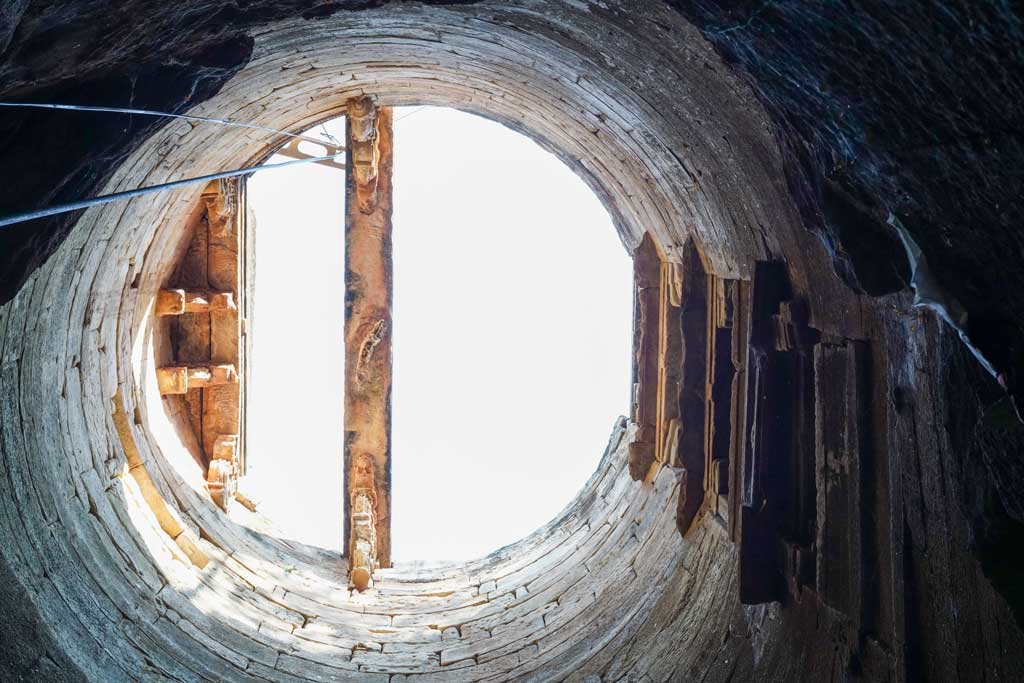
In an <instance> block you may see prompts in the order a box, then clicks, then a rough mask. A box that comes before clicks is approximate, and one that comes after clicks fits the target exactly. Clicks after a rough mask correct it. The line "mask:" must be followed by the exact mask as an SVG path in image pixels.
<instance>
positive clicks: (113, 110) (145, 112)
mask: <svg viewBox="0 0 1024 683" xmlns="http://www.w3.org/2000/svg"><path fill="white" fill-rule="evenodd" d="M0 107H14V108H23V109H60V110H63V111H91V112H104V113H108V114H139V115H141V116H165V117H168V118H172V119H184V120H185V121H201V122H204V123H219V124H222V125H225V126H234V127H236V128H249V129H251V130H262V131H264V132H267V133H275V134H277V135H284V136H287V137H290V138H298V139H300V140H307V141H309V142H315V143H317V144H319V145H322V144H324V141H323V140H320V139H318V138H314V137H309V136H308V135H301V134H298V133H289V132H287V131H283V130H278V129H277V128H268V127H267V126H258V125H256V124H254V123H241V122H239V121H231V120H229V119H217V118H213V117H209V116H193V115H191V114H168V113H167V112H164V111H153V110H150V109H127V108H123V107H93V106H89V105H84V104H49V103H41V102H0ZM327 137H328V138H330V139H331V143H332V144H334V145H337V140H335V139H334V136H332V135H330V134H328V135H327Z"/></svg>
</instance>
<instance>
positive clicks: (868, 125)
mask: <svg viewBox="0 0 1024 683" xmlns="http://www.w3.org/2000/svg"><path fill="white" fill-rule="evenodd" d="M672 4H673V5H674V6H676V7H677V8H678V9H679V10H680V11H681V12H682V13H683V14H684V15H685V16H686V17H687V18H688V19H689V20H691V21H692V22H693V23H694V24H695V25H696V26H697V27H698V28H699V29H700V30H701V31H702V33H703V34H704V36H705V37H706V38H707V39H708V40H709V41H710V42H711V43H712V44H713V45H714V46H715V48H716V49H717V50H718V51H719V53H720V54H721V55H722V56H723V57H724V58H725V59H726V60H727V61H728V62H730V63H732V64H733V65H735V66H737V67H738V68H740V69H741V70H742V71H743V72H744V73H745V74H746V75H747V77H748V80H749V81H750V83H751V85H752V86H753V88H754V90H755V92H757V94H758V96H759V97H760V98H761V100H762V101H763V102H764V104H765V106H766V108H767V109H768V111H769V112H770V114H771V115H772V116H773V118H774V119H775V122H776V124H777V135H778V137H779V140H780V143H781V145H782V147H783V150H784V153H786V154H787V155H788V157H789V158H788V159H787V172H788V175H789V177H788V181H789V184H790V187H791V190H792V191H793V192H794V195H795V196H796V197H797V198H798V203H799V204H800V209H801V211H802V212H803V216H804V221H805V223H806V225H807V227H808V228H809V229H811V230H815V231H817V232H818V233H819V234H820V235H821V238H822V239H823V240H824V241H825V243H826V244H827V245H828V246H829V248H830V250H831V252H832V254H833V260H834V266H835V268H836V271H837V272H838V273H839V274H840V276H842V277H843V278H844V279H845V280H846V281H847V283H849V284H851V285H853V286H854V287H856V288H859V289H861V290H862V291H865V292H867V293H868V294H871V295H876V296H877V295H880V294H885V293H887V292H893V291H896V290H899V289H902V288H903V286H904V283H905V282H906V280H907V273H906V269H907V266H906V262H905V259H904V258H903V255H902V250H901V249H900V246H899V243H898V241H896V240H895V239H894V236H893V235H892V231H891V229H889V228H888V227H887V225H886V223H885V219H886V217H887V215H888V214H889V213H890V212H891V213H893V214H895V215H896V216H898V217H899V218H900V220H901V221H902V222H903V223H904V225H906V226H907V228H908V229H909V230H910V231H911V233H912V234H913V236H914V238H915V239H916V240H917V241H918V243H919V244H920V245H921V248H922V249H923V251H924V253H925V256H926V257H927V259H928V262H929V264H930V265H931V266H932V268H933V270H934V271H935V272H936V274H937V275H938V278H939V280H940V282H941V283H942V285H943V286H944V287H945V288H946V289H947V290H948V291H949V292H950V293H952V294H953V295H955V296H956V297H957V298H958V299H959V300H960V301H961V302H962V303H963V304H964V306H965V307H966V308H967V310H968V311H969V313H970V320H969V331H970V335H971V337H972V339H973V340H974V341H975V343H976V344H977V345H978V346H979V347H980V348H981V349H982V351H983V352H984V353H985V355H986V357H988V358H989V359H990V360H992V361H993V362H994V363H995V365H996V366H997V368H999V369H1000V370H1001V371H1004V372H1007V373H1008V374H1009V381H1010V383H1011V385H1014V386H1016V387H1019V385H1020V382H1021V378H1020V372H1021V368H1022V367H1024V365H1022V363H1024V327H1022V321H1024V297H1020V296H1017V295H1016V294H1015V293H1016V292H1020V291H1024V229H1022V226H1024V17H1022V16H1021V13H1020V12H1021V6H1020V5H1019V4H1015V3H1009V2H996V1H985V0H944V1H941V2H939V1H929V0H925V1H914V2H908V1H906V0H889V1H881V2H838V3H837V2H831V1H827V0H810V1H808V0H778V1H772V0H742V1H739V2H737V1H736V0H672Z"/></svg>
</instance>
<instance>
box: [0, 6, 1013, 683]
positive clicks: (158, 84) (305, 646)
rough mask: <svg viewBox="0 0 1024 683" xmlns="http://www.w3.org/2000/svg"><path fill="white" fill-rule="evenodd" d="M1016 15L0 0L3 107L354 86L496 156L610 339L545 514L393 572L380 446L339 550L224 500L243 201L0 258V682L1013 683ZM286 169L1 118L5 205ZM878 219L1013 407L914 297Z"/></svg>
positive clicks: (187, 207)
mask: <svg viewBox="0 0 1024 683" xmlns="http://www.w3.org/2000/svg"><path fill="white" fill-rule="evenodd" d="M1017 12H1019V10H1014V9H1011V8H1010V7H1009V5H1008V4H999V5H998V6H997V4H995V3H993V4H991V5H989V4H984V3H973V2H924V1H918V0H909V1H908V2H905V3H874V5H873V6H872V7H870V8H867V9H865V8H862V7H859V6H852V5H851V6H850V7H846V6H837V5H835V4H834V3H817V2H803V1H801V2H797V1H796V0H792V1H787V0H780V1H779V2H756V3H755V2H739V3H724V2H722V3H719V2H714V1H712V0H706V1H704V0H702V1H698V2H682V1H673V2H661V1H660V0H649V1H645V2H623V1H620V0H610V1H607V2H591V1H589V0H579V1H573V2H562V1H558V2H555V1H553V0H515V1H513V2H496V1H491V0H482V1H480V2H417V3H411V2H374V1H370V2H362V1H360V2H355V1H345V0H342V1H339V2H321V1H319V0H256V1H254V2H247V3H236V4H230V3H210V2H206V1H205V0H180V1H179V2H175V3H167V2H154V1H153V0H124V1H123V2H99V1H98V0H70V1H69V2H64V3H43V2H37V3H32V2H12V3H7V6H6V7H4V8H3V9H2V10H0V90H2V98H0V99H2V100H3V101H38V102H46V101H51V102H69V103H76V104H97V105H113V106H131V107H145V108H152V109H158V110H163V111H173V112H188V113H190V114H195V115H199V116H208V117H215V118H222V119H233V120H237V121H243V122H246V123H250V124H256V125H259V126H266V127H271V128H277V129H285V130H290V131H294V132H298V131H301V130H304V129H307V128H308V127H310V126H312V125H314V124H316V123H318V122H321V121H326V120H328V119H331V118H335V117H337V116H340V115H342V114H344V113H345V112H346V111H347V110H348V107H349V106H350V103H353V102H362V101H364V100H363V99H362V98H371V99H372V101H373V102H374V103H375V105H376V106H379V107H383V108H387V107H395V106H406V105H414V104H429V105H444V106H450V107H457V108H460V109H463V110H466V111H470V112H474V113H478V114H481V115H484V116H487V117H490V118H492V119H494V120H497V121H499V122H501V123H504V124H505V125H507V126H509V127H511V128H513V129H515V130H517V131H520V132H522V133H524V134H526V135H529V136H530V137H531V138H533V139H534V140H536V141H537V142H538V143H539V144H541V145H542V146H544V147H545V148H546V149H548V150H550V151H551V152H552V153H553V154H555V155H557V156H558V157H559V158H560V159H561V160H563V161H564V162H565V163H566V164H568V165H569V166H570V167H571V168H572V169H573V170H574V171H575V172H577V173H578V174H579V175H580V177H581V178H583V179H584V181H585V182H587V183H588V185H589V186H590V187H591V188H592V189H593V191H594V192H595V193H596V194H597V196H598V197H599V198H600V199H601V200H602V201H603V203H604V205H605V207H606V208H607V209H608V211H609V213H610V214H611V216H612V217H613V219H614V223H615V227H616V229H617V231H618V234H619V236H620V237H621V241H622V244H623V248H624V249H625V250H626V252H627V253H628V254H630V255H631V256H632V257H633V259H634V263H635V273H636V278H635V293H636V297H635V300H636V315H635V316H634V317H635V320H634V324H635V329H634V341H635V343H634V373H633V384H634V387H633V389H634V390H633V392H632V396H631V397H629V398H630V399H631V400H629V401H627V400H626V399H627V397H625V396H624V397H623V408H624V411H625V412H628V416H626V417H621V418H618V419H615V417H614V416H609V424H610V426H611V437H610V440H609V442H608V447H607V449H606V451H605V453H604V456H603V458H602V460H601V462H600V464H599V466H598V468H597V470H596V471H595V472H594V474H593V476H592V477H591V479H590V480H589V481H588V482H587V484H586V485H585V486H584V487H583V489H582V490H581V491H580V492H579V493H578V494H577V496H576V497H575V498H574V499H573V500H571V501H569V502H568V504H567V506H566V507H565V509H564V510H563V512H562V513H560V514H559V515H558V516H557V517H556V518H555V519H553V520H552V521H551V522H550V523H548V524H547V525H545V526H544V527H542V528H541V529H538V530H537V531H536V532H534V533H533V534H531V535H529V536H528V537H526V538H524V539H522V540H520V541H518V542H517V543H514V544H512V545H510V546H508V547H505V548H502V549H500V550H498V551H496V552H494V553H492V554H491V555H489V556H487V557H484V558H480V559H478V560H474V561H470V562H464V563H451V564H445V565H439V566H431V567H429V568H424V567H421V566H418V565H403V564H401V563H398V564H396V565H394V566H388V562H386V561H383V562H378V561H375V559H374V557H375V555H376V554H377V553H378V552H382V549H386V547H387V544H388V543H389V539H388V538H387V537H386V536H385V535H384V534H383V533H382V532H380V530H379V529H378V528H377V524H378V523H377V521H376V518H377V515H379V514H384V513H382V512H381V511H382V510H386V509H387V505H386V503H387V501H386V500H384V499H383V498H382V497H381V495H380V493H379V490H378V489H379V487H380V486H381V485H382V482H383V481H384V476H383V475H384V473H383V472H381V471H379V470H376V471H375V467H376V466H375V465H373V463H372V462H371V461H372V460H373V457H375V454H370V455H368V456H367V458H368V459H366V458H363V455H364V453H363V451H356V452H354V453H353V455H355V457H356V459H357V462H355V463H354V465H355V467H357V468H359V470H360V472H362V473H363V474H364V475H365V477H364V479H363V480H362V487H361V489H359V490H360V491H361V493H359V491H357V494H358V495H357V496H356V497H355V498H353V499H350V500H349V501H348V505H349V507H350V508H351V510H349V512H351V519H352V524H353V525H358V526H359V528H360V530H359V533H358V534H356V535H355V536H353V538H355V542H354V543H352V544H351V548H352V549H351V550H350V553H349V554H351V555H352V557H348V556H342V555H338V554H336V553H331V552H328V551H325V550H322V549H318V548H313V547H307V546H302V545H300V544H296V543H293V542H287V541H284V540H281V539H278V538H274V537H272V536H269V535H266V534H261V533H258V532H256V531H253V530H251V529H249V528H247V527H244V526H242V525H240V524H238V523H237V522H236V521H235V519H234V518H233V516H232V515H231V514H230V512H225V510H224V509H222V508H225V507H227V508H230V505H228V503H229V502H230V493H231V491H232V490H233V485H234V484H233V479H232V478H233V477H234V476H235V475H236V474H237V473H238V472H240V471H242V470H244V466H245V462H244V452H245V448H244V430H243V429H241V427H242V425H241V424H240V422H241V420H242V418H241V417H240V416H241V415H244V400H245V391H244V363H245V354H246V351H245V348H246V344H248V343H249V340H247V339H245V335H244V334H243V332H244V329H243V328H242V323H241V320H242V319H244V311H245V308H246V306H247V305H248V304H247V299H246V297H247V296H248V295H249V294H250V293H251V292H250V291H249V285H248V284H247V283H248V282H250V279H249V278H250V277H251V273H249V272H246V268H245V259H244V258H242V255H244V253H245V251H246V250H247V249H248V248H249V247H248V246H247V245H246V243H245V241H244V233H245V231H244V230H241V229H240V228H238V227H237V224H235V223H231V221H240V220H243V218H244V215H243V214H244V207H243V206H241V205H242V204H244V201H243V200H244V192H243V191H242V190H241V188H235V189H233V188H232V187H230V186H228V185H220V186H215V187H208V188H205V191H204V188H203V187H201V186H195V187H192V188H181V189H178V190H175V191H171V192H162V193H157V194H150V195H146V196H143V197H139V198H136V199H133V200H131V201H128V202H119V203H113V204H108V205H105V206H102V207H97V208H92V209H89V210H87V211H84V212H78V213H75V214H69V215H65V216H63V217H59V218H56V219H52V220H43V221H33V222H28V223H23V224H18V225H17V226H14V227H12V228H10V229H7V228H3V229H0V294H2V296H0V301H3V303H2V304H0V459H2V472H3V476H2V477H0V540H2V542H0V605H2V607H3V610H2V613H3V617H2V619H0V680H5V681H6V680H12V681H19V680H47V681H60V682H72V681H76V682H77V681H103V682H106V681H189V682H192V681H218V682H220V681H225V682H234V681H239V682H245V683H303V682H307V681H331V682H337V681H354V682H355V681H358V682H370V683H420V682H422V683H426V682H428V681H435V682H438V683H441V682H444V683H455V682H466V683H468V682H471V681H480V682H485V681H486V682H496V681H572V682H574V683H624V682H626V681H630V682H638V683H639V682H644V683H663V682H670V681H697V680H699V681H709V682H713V681H723V682H724V681H762V680H778V681H782V680H801V681H847V680H858V679H863V680H872V681H875V680H878V681H883V680H884V681H916V680H934V681H947V680H988V681H1017V680H1021V678H1022V677H1024V632H1022V630H1021V624H1022V621H1024V595H1022V591H1021V588H1020V587H1021V585H1024V583H1022V582H1024V559H1022V557H1021V548H1024V543H1021V539H1024V493H1022V491H1024V466H1022V464H1021V459H1020V458H1021V453H1022V452H1024V451H1022V445H1024V431H1022V426H1021V424H1020V422H1019V420H1018V418H1017V415H1016V411H1015V408H1014V406H1013V404H1012V401H1011V400H1010V398H1009V397H1008V393H1007V392H1009V393H1010V394H1013V393H1014V392H1016V390H1017V389H1016V382H1017V380H1016V379H1015V378H1016V377H1017V376H1018V375H1019V373H1018V364H1019V361H1020V349H1021V348H1024V345H1022V344H1021V343H1020V341H1021V339H1024V335H1022V334H1021V325H1020V316H1019V313H1020V311H1021V310H1022V308H1021V303H1020V302H1021V301H1022V300H1024V299H1022V297H1021V296H1020V293H1021V292H1020V287H1019V286H1018V285H1020V284H1021V280H1022V273H1024V269H1022V268H1021V265H1020V264H1021V263H1022V262H1024V258H1022V254H1024V250H1022V249H1021V239H1020V230H1019V227H1020V224H1021V222H1020V220H1019V219H1020V217H1021V216H1022V211H1021V204H1020V201H1021V200H1020V196H1021V193H1020V169H1021V168H1024V153H1022V149H1024V148H1022V146H1021V144H1020V134H1019V132H1020V131H1021V130H1024V117H1022V115H1021V114H1022V110H1024V104H1022V102H1021V92H1020V89H1021V83H1024V69H1022V68H1021V63H1022V60H1024V55H1022V53H1021V51H1020V49H1019V47H1020V44H1021V28H1020V27H1021V25H1022V22H1021V16H1020V15H1019V14H1018V13H1017ZM997 105H998V106H997ZM285 142H286V139H284V138H282V137H280V136H278V137H275V136H274V134H271V133H267V132H266V131H260V130H254V129H241V128H228V127H224V126H218V125H215V124H209V123H197V122H185V121H178V120H152V119H144V118H143V117H141V116H127V115H111V114H106V115H102V114H86V113H80V112H67V111H27V110H6V109H4V110H3V111H0V155H2V156H3V159H4V161H5V164H4V168H5V169H7V174H6V176H5V183H3V184H2V185H3V186H2V187H0V215H7V214H10V213H14V212H16V211H20V210H26V209H29V208H35V207H40V206H46V205H50V204H52V203H56V202H60V201H67V200H72V199H79V198H82V197H85V196H90V195H94V194H101V193H109V192H116V191H121V190H127V189H133V188H136V187H139V186H145V185H151V184H156V183H160V182H165V181H170V180H177V179H180V178H184V177H189V176H196V175H200V174H205V173H213V172H216V171H223V170H227V169H231V168H237V167H241V166H244V165H246V164H253V163H258V162H259V161H261V160H263V159H265V158H267V156H268V155H270V154H271V153H272V152H273V150H274V149H275V148H276V147H279V146H281V145H283V144H284V143H285ZM1014 169H1016V170H1015V171H1014ZM370 175H372V174H368V175H366V178H364V180H365V181H367V182H364V185H366V187H365V188H364V191H363V193H362V194H361V195H360V194H358V193H356V194H357V196H359V197H360V198H361V199H362V200H363V202H364V203H363V205H362V208H361V209H360V210H363V209H365V208H370V209H372V207H373V206H374V195H373V192H372V191H370V190H369V186H370V184H372V183H370V182H369V181H370ZM241 185H244V183H241ZM377 189H378V190H379V189H380V188H377ZM521 199H522V198H517V197H511V198H510V201H519V200H521ZM890 214H892V215H898V216H899V217H900V223H901V224H902V225H905V226H906V229H907V232H908V234H911V235H912V236H913V237H914V239H915V240H916V242H917V243H918V244H919V245H920V246H921V250H922V253H923V255H924V257H925V258H926V259H927V261H928V263H929V264H930V266H931V268H930V270H931V275H933V276H934V278H933V279H934V280H935V281H936V282H937V283H938V284H939V285H940V287H941V288H942V291H943V292H945V293H946V294H948V295H949V296H950V297H953V298H955V299H956V300H957V301H958V302H959V303H960V304H962V306H963V307H964V308H965V310H966V311H967V313H968V321H967V324H966V328H965V329H966V333H967V334H968V335H969V338H970V339H971V340H972V341H973V342H974V343H975V344H976V345H977V346H978V348H979V349H980V350H981V352H982V353H983V354H984V355H985V357H986V358H988V359H989V360H990V361H991V362H992V363H993V364H994V367H996V369H997V370H998V374H1000V375H1001V378H1002V384H1003V386H1000V384H999V383H997V381H996V380H995V379H993V377H992V376H991V375H990V374H989V373H987V372H986V371H985V369H983V368H982V366H981V365H980V364H979V363H978V362H977V361H976V359H975V357H974V356H972V355H971V353H970V352H969V351H967V350H966V348H965V346H964V344H963V342H962V340H961V337H960V336H959V335H958V334H957V332H956V331H955V330H952V329H951V328H950V327H949V326H948V325H947V324H946V323H945V322H943V321H942V320H941V319H940V318H939V317H938V316H937V315H936V314H935V312H934V311H933V310H929V309H924V308H915V307H914V305H913V304H914V292H913V291H912V290H911V288H910V286H909V283H910V277H911V274H910V273H909V272H908V271H909V269H908V267H907V266H908V262H907V261H906V259H905V257H904V253H903V252H902V251H899V249H900V248H901V246H900V245H901V244H902V242H901V241H900V239H899V238H898V237H896V236H895V233H893V232H892V231H891V228H890V227H889V224H888V223H887V222H886V217H887V216H889V215H890ZM243 222H244V221H243ZM231 225H236V227H235V228H231ZM232 230H234V232H232ZM300 238H301V239H304V237H297V239H300ZM204 239H205V240H206V248H205V250H204V248H203V245H202V241H203V240H204ZM197 241H198V242H197ZM213 242H217V245H219V246H218V248H223V251H224V253H220V254H215V253H214V252H215V251H216V250H213V249H212V248H211V246H210V245H211V244H212V243H213ZM310 247H311V248H315V245H312V244H311V245H310ZM537 248H538V249H543V248H544V245H542V244H539V245H537ZM961 253H962V254H963V256H964V257H963V258H960V255H961ZM190 254H191V256H190ZM193 256H194V257H195V258H192V257H193ZM477 256H478V257H479V258H501V257H502V255H501V254H479V255H477ZM221 257H224V258H221ZM204 258H205V259H206V260H205V261H204V260H203V259H204ZM579 258H587V245H586V244H585V243H583V244H580V245H579ZM522 272H523V277H524V278H526V277H530V276H531V275H530V267H529V263H524V264H523V268H522ZM999 283H1003V284H1002V285H1000V284H999ZM1001 287H1002V289H1001ZM340 322H341V321H339V324H340ZM543 333H544V334H557V330H546V331H544V332H543ZM186 352H187V353H186ZM175 354H184V355H181V356H180V357H179V356H176V355H175ZM186 356H187V357H186ZM495 362H499V361H498V360H496V361H495ZM481 370H483V371H486V368H482V369H481ZM537 389H538V391H543V390H544V387H538V388H537ZM496 390H497V389H496ZM579 390H580V391H586V388H585V387H581V388H580V389H579ZM524 400H528V398H526V399H524ZM565 400H566V401H572V400H573V396H571V395H567V396H566V397H565ZM537 419H539V420H540V419H557V416H545V415H538V416H537ZM457 420H458V414H457V410H456V409H455V408H454V407H453V416H452V421H453V424H455V425H457ZM182 425H187V426H189V430H188V431H187V432H184V434H185V436H183V430H182ZM508 428H509V429H515V430H519V431H520V432H521V436H522V437H523V438H524V439H525V440H527V441H528V439H529V438H530V434H529V432H530V428H531V425H529V424H523V425H509V427H508ZM188 434H191V440H190V439H189V438H187V435H188ZM486 446H487V445H486V444H480V448H482V449H484V448H486ZM339 447H340V445H339ZM496 483H497V484H500V482H481V484H482V485H493V484H496ZM530 504H531V501H530V497H529V492H523V500H522V505H524V506H526V505H530ZM423 512H424V514H432V515H436V516H437V520H438V522H437V523H438V524H439V525H440V524H444V519H445V515H448V514H472V511H437V510H429V511H423ZM339 514H341V511H339ZM381 528H383V527H381ZM350 562H351V563H352V569H353V572H352V577H353V580H354V584H355V588H359V587H365V590H362V591H360V590H356V589H354V588H353V584H350V580H349V576H350V573H349V569H350V567H349V563H350Z"/></svg>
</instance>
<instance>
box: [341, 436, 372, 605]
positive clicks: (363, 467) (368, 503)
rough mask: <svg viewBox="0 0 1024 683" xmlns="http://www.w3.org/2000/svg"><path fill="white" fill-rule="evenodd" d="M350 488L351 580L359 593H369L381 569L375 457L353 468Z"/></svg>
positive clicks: (359, 461) (358, 460) (361, 459)
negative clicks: (367, 591)
mask: <svg viewBox="0 0 1024 683" xmlns="http://www.w3.org/2000/svg"><path fill="white" fill-rule="evenodd" d="M352 476H353V481H352V483H351V485H350V486H349V495H350V496H351V500H350V508H349V509H350V510H351V515H352V517H351V526H350V529H351V536H350V538H349V552H348V556H349V576H350V577H351V581H352V585H353V587H355V589H356V590H358V591H364V590H366V587H367V586H369V585H370V579H371V578H372V577H373V571H374V570H375V569H377V567H378V560H377V485H376V477H375V476H374V462H373V456H372V455H369V454H366V453H364V454H362V455H360V456H359V457H358V458H356V462H355V464H354V466H353V468H352Z"/></svg>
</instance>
